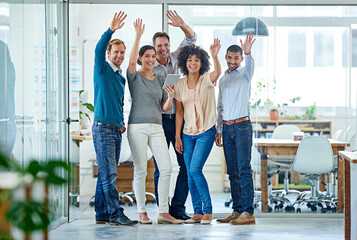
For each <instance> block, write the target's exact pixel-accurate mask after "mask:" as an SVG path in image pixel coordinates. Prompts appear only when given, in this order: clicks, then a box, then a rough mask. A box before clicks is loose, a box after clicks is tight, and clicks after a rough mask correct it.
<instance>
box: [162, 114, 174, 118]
mask: <svg viewBox="0 0 357 240" xmlns="http://www.w3.org/2000/svg"><path fill="white" fill-rule="evenodd" d="M175 116H176V114H175V113H173V114H162V117H163V118H169V119H174V118H175Z"/></svg>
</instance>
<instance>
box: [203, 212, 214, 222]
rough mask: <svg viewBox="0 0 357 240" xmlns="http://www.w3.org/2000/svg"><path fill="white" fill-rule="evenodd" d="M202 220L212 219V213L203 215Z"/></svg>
mask: <svg viewBox="0 0 357 240" xmlns="http://www.w3.org/2000/svg"><path fill="white" fill-rule="evenodd" d="M202 219H203V220H212V213H211V214H205V215H203V218H202Z"/></svg>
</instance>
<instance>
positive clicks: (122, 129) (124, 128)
mask: <svg viewBox="0 0 357 240" xmlns="http://www.w3.org/2000/svg"><path fill="white" fill-rule="evenodd" d="M125 131H126V127H125V126H124V125H123V126H122V127H121V128H120V132H121V134H123V133H124V132H125Z"/></svg>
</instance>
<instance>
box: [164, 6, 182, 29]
mask: <svg viewBox="0 0 357 240" xmlns="http://www.w3.org/2000/svg"><path fill="white" fill-rule="evenodd" d="M166 16H167V18H168V19H170V21H171V22H169V23H168V24H169V25H171V26H174V27H182V26H183V25H185V22H184V21H183V19H182V18H181V17H180V16H179V15H178V14H177V12H176V11H171V10H170V11H167V13H166Z"/></svg>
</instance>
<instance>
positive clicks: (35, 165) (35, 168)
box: [27, 160, 42, 177]
mask: <svg viewBox="0 0 357 240" xmlns="http://www.w3.org/2000/svg"><path fill="white" fill-rule="evenodd" d="M41 170H42V167H41V165H40V163H39V162H38V161H36V160H33V161H31V162H30V164H29V165H28V167H27V171H28V172H29V173H30V174H31V175H32V176H34V177H36V176H37V173H38V172H39V171H41Z"/></svg>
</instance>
